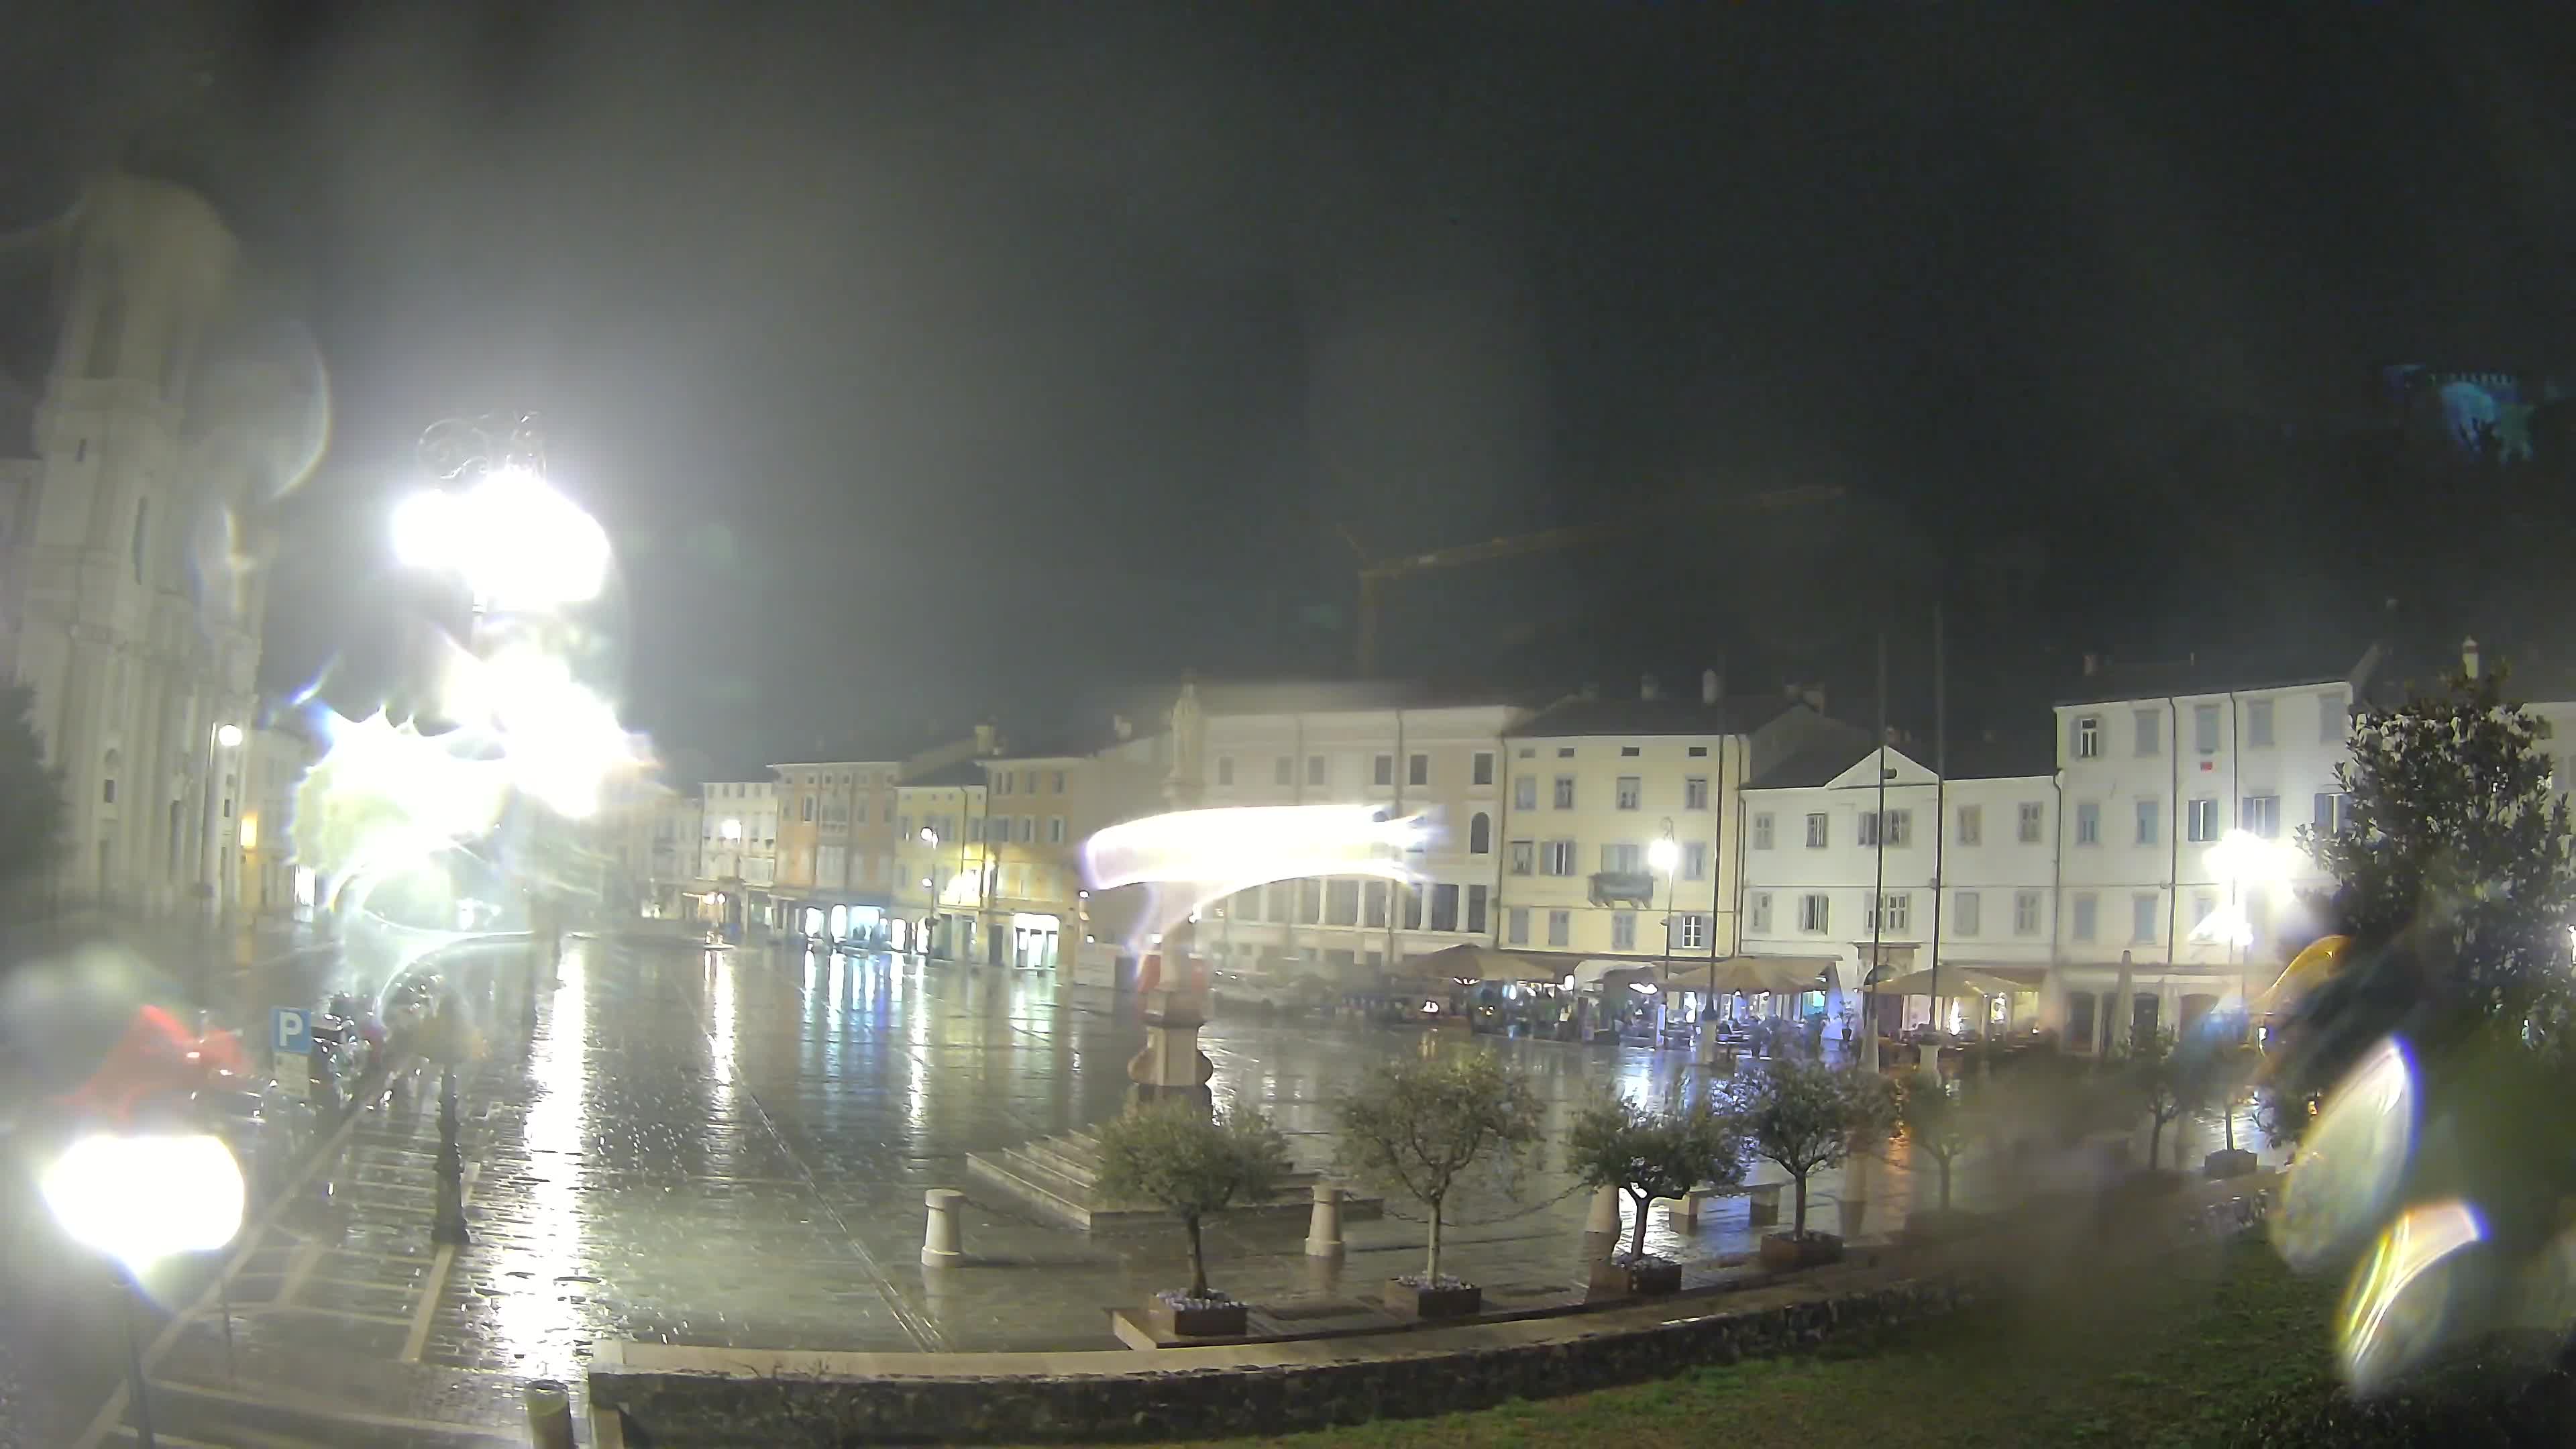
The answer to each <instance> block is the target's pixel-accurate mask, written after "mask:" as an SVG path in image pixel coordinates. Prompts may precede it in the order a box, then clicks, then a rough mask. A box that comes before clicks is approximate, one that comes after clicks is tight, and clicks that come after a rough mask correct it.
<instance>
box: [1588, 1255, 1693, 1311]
mask: <svg viewBox="0 0 2576 1449" xmlns="http://www.w3.org/2000/svg"><path fill="white" fill-rule="evenodd" d="M1680 1291H1682V1265H1681V1264H1679V1263H1668V1262H1665V1261H1664V1260H1663V1259H1661V1258H1649V1259H1647V1260H1646V1261H1644V1262H1642V1263H1595V1264H1593V1265H1592V1280H1591V1283H1590V1285H1589V1287H1588V1290H1587V1291H1586V1292H1585V1294H1584V1297H1585V1298H1587V1299H1592V1300H1595V1301H1597V1300H1600V1299H1604V1298H1660V1297H1662V1296H1664V1295H1665V1294H1668V1293H1679V1292H1680Z"/></svg>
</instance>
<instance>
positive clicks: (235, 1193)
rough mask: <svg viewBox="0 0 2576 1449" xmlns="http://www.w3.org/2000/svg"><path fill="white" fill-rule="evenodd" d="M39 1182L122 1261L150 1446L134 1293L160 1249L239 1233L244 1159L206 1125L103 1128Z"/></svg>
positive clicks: (87, 1241) (62, 1216)
mask: <svg viewBox="0 0 2576 1449" xmlns="http://www.w3.org/2000/svg"><path fill="white" fill-rule="evenodd" d="M37 1186H38V1190H39V1191H40V1192H41V1193H42V1194H43V1196H44V1199H45V1207H46V1209H47V1210H48V1211H49V1212H51V1213H52V1214H53V1215H54V1221H55V1222H56V1223H57V1224H59V1225H60V1226H61V1228H62V1230H63V1233H64V1235H65V1236H67V1237H69V1238H70V1239H71V1240H72V1241H74V1242H76V1243H79V1244H80V1245H81V1246H83V1247H85V1248H89V1249H91V1250H92V1251H94V1252H97V1253H99V1254H101V1255H102V1256H104V1257H106V1258H108V1259H109V1260H111V1261H113V1262H114V1263H116V1264H117V1266H118V1267H119V1268H120V1269H121V1270H122V1271H120V1272H119V1273H118V1274H117V1277H118V1278H119V1280H120V1281H121V1282H122V1283H123V1285H124V1289H125V1292H124V1300H125V1301H124V1304H123V1309H124V1314H125V1354H126V1371H127V1372H128V1373H129V1374H130V1375H131V1376H132V1383H131V1385H130V1386H129V1388H128V1392H129V1393H130V1394H131V1395H132V1396H133V1399H134V1418H135V1440H136V1442H138V1443H140V1444H143V1445H145V1446H146V1449H149V1446H150V1445H151V1444H152V1443H153V1437H152V1402H151V1398H150V1386H149V1384H148V1383H147V1381H146V1380H145V1378H144V1375H143V1354H142V1350H141V1348H140V1347H139V1346H138V1343H137V1340H136V1338H135V1335H134V1299H135V1297H136V1296H137V1295H139V1294H140V1293H141V1291H142V1289H141V1287H140V1286H139V1284H138V1283H137V1282H136V1280H137V1279H138V1278H139V1277H140V1276H141V1274H142V1273H143V1271H144V1270H145V1269H147V1268H149V1267H151V1266H152V1265H153V1264H154V1263H157V1262H159V1261H160V1260H162V1259H163V1258H167V1257H172V1256H174V1255H177V1254H180V1253H210V1252H213V1251H214V1250H216V1249H218V1248H221V1247H223V1246H224V1245H225V1244H227V1243H230V1242H231V1241H232V1240H233V1235H234V1234H236V1233H238V1232H240V1231H241V1224H242V1211H243V1208H244V1207H245V1206H246V1204H247V1200H248V1196H249V1194H248V1192H247V1190H246V1188H245V1186H244V1184H243V1182H242V1174H241V1164H239V1163H237V1162H235V1161H234V1160H233V1154H232V1149H230V1148H228V1147H226V1146H224V1144H223V1140H222V1139H221V1138H218V1137H211V1136H207V1135H205V1134H203V1133H189V1134H184V1135H158V1136H133V1137H128V1136H123V1135H119V1134H114V1133H101V1134H98V1135H95V1136H90V1137H83V1138H81V1139H80V1140H78V1141H76V1142H74V1143H73V1144H72V1145H71V1147H70V1149H69V1150H67V1151H65V1152H64V1153H63V1155H62V1156H61V1157H58V1158H56V1159H55V1160H54V1162H53V1163H52V1165H50V1166H48V1167H47V1168H46V1169H45V1170H44V1174H43V1176H42V1177H41V1178H40V1179H39V1181H38V1184H37Z"/></svg>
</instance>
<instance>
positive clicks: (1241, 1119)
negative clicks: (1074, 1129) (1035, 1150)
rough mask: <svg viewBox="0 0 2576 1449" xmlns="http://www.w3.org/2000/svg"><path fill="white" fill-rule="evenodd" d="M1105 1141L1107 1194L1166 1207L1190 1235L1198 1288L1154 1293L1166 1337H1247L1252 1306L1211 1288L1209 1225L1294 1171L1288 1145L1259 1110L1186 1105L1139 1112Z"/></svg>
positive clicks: (1106, 1131) (1150, 1308)
mask: <svg viewBox="0 0 2576 1449" xmlns="http://www.w3.org/2000/svg"><path fill="white" fill-rule="evenodd" d="M1098 1135H1099V1141H1100V1176H1099V1184H1100V1190H1101V1192H1102V1193H1104V1194H1106V1195H1107V1196H1109V1197H1111V1198H1115V1199H1121V1200H1124V1201H1128V1202H1151V1203H1157V1204H1160V1205H1161V1206H1162V1207H1163V1208H1164V1210H1166V1211H1168V1212H1170V1213H1171V1214H1172V1215H1173V1216H1174V1217H1177V1218H1179V1219H1180V1220H1181V1226H1182V1227H1183V1228H1185V1229H1187V1230H1188V1232H1189V1236H1190V1286H1189V1288H1188V1289H1187V1290H1186V1291H1173V1290H1166V1291H1164V1292H1161V1293H1158V1294H1156V1295H1154V1300H1153V1301H1152V1302H1151V1303H1148V1304H1147V1305H1145V1316H1146V1318H1147V1320H1148V1321H1149V1322H1150V1323H1151V1324H1152V1325H1153V1327H1154V1329H1155V1330H1156V1332H1157V1333H1159V1334H1162V1335H1164V1336H1177V1337H1183V1338H1215V1337H1231V1336H1235V1335H1239V1334H1241V1333H1242V1332H1243V1331H1244V1329H1245V1326H1246V1322H1247V1316H1248V1315H1247V1312H1246V1310H1245V1307H1244V1305H1243V1304H1241V1303H1238V1302H1236V1301H1235V1300H1233V1299H1232V1298H1229V1297H1227V1296H1226V1295H1225V1294H1222V1293H1218V1292H1215V1291H1214V1290H1212V1289H1210V1288H1209V1287H1208V1280H1207V1249H1206V1244H1205V1242H1204V1241H1203V1239H1202V1236H1201V1233H1200V1224H1201V1223H1202V1222H1203V1221H1204V1220H1205V1219H1206V1218H1207V1217H1208V1216H1209V1215H1210V1214H1212V1213H1218V1212H1223V1211H1224V1210H1225V1209H1226V1208H1227V1207H1229V1206H1231V1205H1233V1204H1235V1203H1238V1202H1243V1201H1246V1200H1248V1199H1256V1198H1263V1197H1267V1196H1269V1195H1270V1193H1271V1192H1272V1191H1273V1190H1274V1189H1275V1188H1276V1187H1277V1186H1278V1183H1279V1179H1280V1177H1281V1176H1282V1175H1283V1174H1284V1173H1285V1172H1286V1171H1287V1166H1288V1164H1287V1156H1288V1143H1287V1139H1285V1138H1283V1137H1281V1136H1280V1135H1279V1133H1278V1130H1277V1129H1275V1128H1273V1127H1272V1126H1271V1125H1270V1119H1269V1118H1267V1117H1264V1116H1262V1115H1261V1114H1260V1113H1258V1112H1253V1111H1247V1110H1244V1109H1240V1108H1238V1109H1236V1110H1234V1111H1231V1112H1220V1113H1217V1114H1216V1115H1214V1116H1209V1115H1206V1114H1205V1113H1203V1112H1202V1111H1201V1109H1200V1108H1199V1106H1198V1105H1197V1104H1196V1103H1194V1102H1190V1101H1188V1100H1186V1099H1179V1100H1171V1099H1167V1100H1164V1101H1159V1102H1150V1103H1147V1104H1145V1105H1142V1106H1139V1107H1137V1108H1136V1109H1134V1110H1133V1111H1130V1112H1128V1113H1126V1114H1125V1115H1123V1116H1119V1117H1115V1118H1112V1119H1111V1120H1110V1121H1108V1122H1105V1123H1103V1124H1101V1127H1100V1130H1099V1134H1098Z"/></svg>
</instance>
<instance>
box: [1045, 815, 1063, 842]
mask: <svg viewBox="0 0 2576 1449" xmlns="http://www.w3.org/2000/svg"><path fill="white" fill-rule="evenodd" d="M1047 844H1049V845H1062V844H1064V817H1063V816H1061V815H1050V816H1048V817H1047Z"/></svg>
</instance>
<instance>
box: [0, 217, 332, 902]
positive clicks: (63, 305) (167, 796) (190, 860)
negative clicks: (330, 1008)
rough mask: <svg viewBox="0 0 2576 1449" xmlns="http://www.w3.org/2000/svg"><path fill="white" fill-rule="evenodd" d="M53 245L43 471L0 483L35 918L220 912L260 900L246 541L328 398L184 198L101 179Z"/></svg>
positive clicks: (300, 457)
mask: <svg viewBox="0 0 2576 1449" xmlns="http://www.w3.org/2000/svg"><path fill="white" fill-rule="evenodd" d="M45 235H46V236H47V237H49V238H50V240H51V242H52V243H53V244H54V245H55V246H56V247H57V249H58V252H59V256H58V259H57V261H58V265H57V267H56V271H57V274H58V275H59V276H60V277H61V278H62V279H63V290H62V292H61V295H60V296H59V297H58V298H56V299H55V300H56V304H57V305H56V309H55V310H56V313H57V315H59V317H60V318H61V324H60V332H59V335H58V336H57V338H56V339H55V346H54V353H53V361H52V366H51V370H50V374H49V376H48V377H47V379H46V382H45V388H44V394H43V399H42V401H41V403H40V404H39V406H38V408H37V410H36V413H35V416H34V419H33V422H32V428H31V429H30V432H31V435H32V436H31V439H30V443H31V451H32V452H33V454H34V456H33V457H32V458H24V459H18V460H14V461H12V462H11V463H10V464H9V465H8V466H7V467H6V468H5V469H0V489H5V490H6V491H5V492H0V667H5V668H7V669H8V670H9V671H10V673H11V674H12V675H13V676H14V677H15V678H16V679H17V680H18V681H20V682H21V683H24V684H27V685H30V686H32V688H33V690H34V695H35V707H34V715H35V724H36V728H37V731H38V733H39V734H40V736H41V737H42V738H43V740H44V743H45V748H46V752H47V755H48V758H49V760H50V762H51V763H52V764H54V765H55V766H56V767H58V768H59V769H60V770H61V772H62V776H63V790H64V795H65V797H66V804H67V805H68V807H69V808H68V812H67V813H68V818H67V821H66V827H65V831H64V840H63V849H64V857H63V861H62V863H61V865H60V867H59V869H58V870H57V872H56V875H55V879H54V880H53V881H52V882H51V884H50V886H49V888H48V890H47V894H48V895H49V896H50V897H51V898H52V900H53V901H54V902H55V903H56V904H58V905H64V906H75V907H76V906H90V905H101V906H114V907H115V908H117V909H120V910H142V911H146V912H162V911H181V910H186V911H207V912H218V911H229V910H232V909H236V908H239V907H240V906H241V905H242V904H243V902H244V899H245V895H244V892H245V889H246V887H247V888H249V889H250V891H251V893H252V894H253V895H255V896H260V897H262V898H265V897H266V896H267V895H268V894H269V892H268V891H267V889H266V886H265V882H264V879H263V875H262V870H263V869H264V867H253V868H251V869H249V870H247V871H246V870H245V856H246V854H247V853H248V852H250V851H254V850H256V849H257V848H258V846H257V844H256V840H257V836H256V834H254V836H253V841H254V843H253V845H251V846H249V847H245V846H244V845H242V843H241V841H242V838H243V835H242V826H241V817H242V811H243V809H244V808H245V800H246V798H247V791H248V788H249V787H248V785H247V784H246V775H247V773H248V771H247V766H246V764H245V759H244V750H245V747H246V745H247V743H248V741H249V737H250V734H251V731H252V728H253V726H254V725H255V724H256V723H257V713H258V711H257V700H256V697H255V692H254V691H255V678H256V675H257V672H258V665H259V634H260V627H261V622H262V616H263V614H264V612H265V598H264V593H263V588H262V584H261V572H260V570H258V569H256V568H250V567H245V566H244V564H243V556H244V555H246V554H252V553H256V552H257V551H258V550H259V548H260V547H262V546H263V545H264V543H265V540H264V538H262V537H261V536H259V529H258V527H256V526H251V525H246V524H245V522H244V520H246V519H255V518H258V517H260V516H262V510H263V508H264V505H265V504H266V503H267V501H268V500H269V499H270V498H272V497H274V496H275V495H276V494H277V493H278V492H280V491H282V490H283V489H284V488H285V487H286V486H289V485H290V484H291V483H293V482H294V481H296V478H297V476H299V475H300V472H301V471H302V470H303V469H305V468H308V467H309V466H310V464H311V461H312V459H313V457H314V456H317V455H318V449H319V439H320V437H321V436H322V430H321V428H320V425H319V422H318V413H319V407H320V404H319V396H318V376H314V375H310V374H311V367H310V358H309V355H305V354H299V353H294V352H292V351H291V350H290V349H288V348H287V347H286V346H285V345H284V340H283V339H281V338H279V337H275V336H272V335H270V330H269V329H270V328H271V327H272V326H273V324H271V323H269V322H267V321H266V320H265V309H263V308H261V307H259V306H257V305H255V304H253V303H252V299H251V296H250V293H249V289H248V283H247V280H246V268H245V267H244V265H243V263H242V260H241V258H240V255H239V249H238V247H237V246H236V244H235V242H234V239H233V237H232V234H231V233H230V231H229V230H228V229H227V228H226V227H225V225H224V223H223V221H222V219H221V218H219V217H218V216H217V215H216V214H215V212H214V211H213V210H212V208H210V207H209V206H207V205H206V203H205V202H204V201H203V200H202V199H200V198H198V197H197V196H196V195H194V194H193V193H190V192H188V191H186V190H183V189H181V188H179V187H175V186H170V185H165V184H162V183H159V182H153V181H146V180H141V179H137V178H132V177H111V178H108V179H105V180H102V181H100V182H97V183H95V184H93V185H92V186H91V187H90V188H89V189H88V190H87V191H86V192H85V193H84V195H83V197H82V200H81V202H80V203H79V205H78V206H77V207H75V209H74V210H73V211H72V213H70V215H69V216H67V217H66V218H65V219H64V220H62V221H61V222H59V223H57V224H55V226H53V227H52V228H50V229H48V230H47V232H46V233H45ZM271 824H272V826H273V828H274V829H275V831H276V832H277V834H278V836H279V837H281V838H282V836H283V830H284V822H283V821H282V820H280V821H275V822H272V823H271ZM259 828H260V827H253V829H254V831H256V830H258V829H259Z"/></svg>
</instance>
